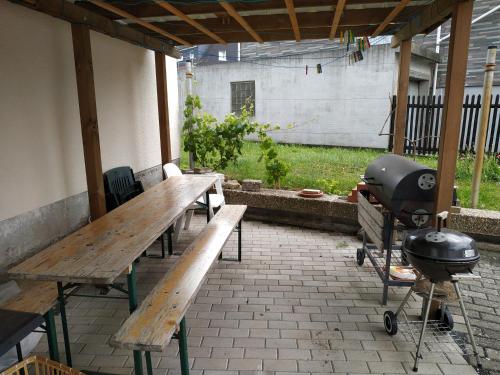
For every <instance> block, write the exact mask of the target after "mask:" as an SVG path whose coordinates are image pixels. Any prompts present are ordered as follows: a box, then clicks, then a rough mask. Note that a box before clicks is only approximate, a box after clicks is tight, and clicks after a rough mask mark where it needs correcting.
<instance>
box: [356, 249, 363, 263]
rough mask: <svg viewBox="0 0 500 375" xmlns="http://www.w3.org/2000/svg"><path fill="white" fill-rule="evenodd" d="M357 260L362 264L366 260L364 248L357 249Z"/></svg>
mask: <svg viewBox="0 0 500 375" xmlns="http://www.w3.org/2000/svg"><path fill="white" fill-rule="evenodd" d="M356 261H357V262H358V264H359V265H360V266H362V265H363V263H364V262H365V251H364V250H363V249H358V251H356Z"/></svg>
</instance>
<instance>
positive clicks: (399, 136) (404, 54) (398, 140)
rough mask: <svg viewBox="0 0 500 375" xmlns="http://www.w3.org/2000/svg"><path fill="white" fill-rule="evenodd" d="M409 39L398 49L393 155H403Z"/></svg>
mask: <svg viewBox="0 0 500 375" xmlns="http://www.w3.org/2000/svg"><path fill="white" fill-rule="evenodd" d="M410 63H411V39H410V40H403V42H402V43H401V48H400V49H399V73H398V91H397V96H396V100H397V102H396V116H395V126H394V136H393V145H394V146H393V153H394V154H396V155H403V153H404V146H405V129H406V112H407V106H408V86H409V84H410Z"/></svg>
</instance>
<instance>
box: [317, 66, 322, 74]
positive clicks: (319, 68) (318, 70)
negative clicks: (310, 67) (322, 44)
mask: <svg viewBox="0 0 500 375" xmlns="http://www.w3.org/2000/svg"><path fill="white" fill-rule="evenodd" d="M316 70H317V72H318V74H321V73H323V70H322V68H321V64H318V65H316Z"/></svg>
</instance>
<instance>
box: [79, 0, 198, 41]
mask: <svg viewBox="0 0 500 375" xmlns="http://www.w3.org/2000/svg"><path fill="white" fill-rule="evenodd" d="M89 3H92V4H94V5H96V6H98V7H99V8H102V9H105V10H107V11H108V12H111V13H114V14H116V15H119V16H120V17H123V18H126V19H128V20H132V21H134V22H135V23H137V24H139V25H141V26H142V27H145V28H146V29H149V30H151V31H154V32H155V33H158V34H160V35H163V36H164V37H166V38H169V39H171V40H174V41H176V42H177V43H180V44H183V45H185V46H186V47H191V46H192V44H191V43H189V42H187V41H185V40H184V39H182V38H179V37H178V36H175V35H174V34H170V33H169V32H166V31H165V30H163V29H162V28H160V27H158V26H155V25H153V24H152V23H150V22H146V21H143V20H141V19H140V18H138V17H136V16H134V15H133V14H130V13H128V12H126V11H124V10H122V9H120V8H117V7H115V6H114V5H111V4H110V3H105V2H104V1H101V0H89Z"/></svg>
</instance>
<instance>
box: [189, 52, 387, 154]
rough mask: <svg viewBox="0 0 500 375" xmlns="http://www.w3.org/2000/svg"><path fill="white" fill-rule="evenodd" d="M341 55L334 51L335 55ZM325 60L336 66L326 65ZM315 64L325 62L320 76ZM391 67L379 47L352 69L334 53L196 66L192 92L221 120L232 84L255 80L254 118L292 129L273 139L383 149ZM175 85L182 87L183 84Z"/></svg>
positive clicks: (225, 111)
mask: <svg viewBox="0 0 500 375" xmlns="http://www.w3.org/2000/svg"><path fill="white" fill-rule="evenodd" d="M344 53H345V52H344V51H336V52H335V55H333V56H338V55H343V54H344ZM329 61H334V62H333V63H330V64H328V65H325V63H326V62H329ZM319 62H321V63H323V66H322V70H323V73H322V74H317V73H316V64H317V63H319ZM395 63H396V60H395V56H394V53H393V52H392V51H391V50H390V48H389V47H388V46H377V47H374V48H371V49H370V50H368V51H367V52H366V53H365V59H364V60H363V61H361V62H359V63H356V64H353V65H349V64H348V61H347V58H339V59H337V60H333V59H332V52H324V53H318V54H310V55H305V56H295V57H289V58H279V59H273V60H258V61H256V62H255V63H250V62H248V63H245V62H243V63H225V64H217V65H209V66H198V67H196V68H195V70H194V73H195V84H194V91H195V93H197V94H198V95H199V96H200V98H201V101H202V104H203V106H204V109H205V110H206V111H208V112H210V113H212V114H213V115H215V116H216V117H217V118H223V116H224V115H225V114H226V113H228V112H230V110H231V99H230V95H231V88H230V82H233V81H246V80H255V91H256V93H255V96H256V104H255V107H256V119H257V120H258V121H262V122H271V123H279V124H280V125H281V126H282V127H286V126H287V125H289V124H291V125H293V126H294V128H293V129H289V130H287V129H283V130H281V131H279V132H277V133H275V135H274V138H275V139H276V140H278V141H281V142H289V143H303V144H316V145H338V146H364V147H380V148H383V147H386V146H387V138H386V137H385V136H378V135H377V134H378V131H379V129H380V128H381V127H382V124H383V123H384V121H385V119H386V117H387V115H388V113H389V104H390V102H389V96H390V95H392V93H393V82H394V75H395V74H394V71H395ZM306 64H307V65H308V66H309V69H308V74H307V75H306V72H305V65H306ZM268 65H273V66H268ZM280 66H286V67H287V68H284V67H280ZM290 67H294V68H290ZM180 73H181V74H180V76H181V77H182V72H181V71H180ZM179 87H180V89H181V90H183V89H184V84H183V83H182V82H181V80H180V82H179Z"/></svg>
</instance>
